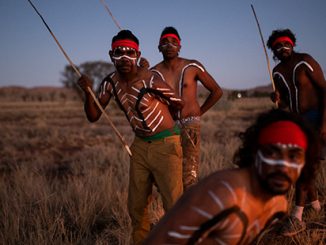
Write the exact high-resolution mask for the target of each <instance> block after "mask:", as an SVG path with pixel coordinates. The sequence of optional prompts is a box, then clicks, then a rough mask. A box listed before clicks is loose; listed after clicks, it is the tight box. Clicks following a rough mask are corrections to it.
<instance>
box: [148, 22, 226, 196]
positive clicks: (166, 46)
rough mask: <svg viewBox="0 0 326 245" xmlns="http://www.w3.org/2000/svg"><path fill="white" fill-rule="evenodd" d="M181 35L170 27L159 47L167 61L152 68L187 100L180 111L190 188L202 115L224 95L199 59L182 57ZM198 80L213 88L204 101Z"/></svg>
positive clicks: (186, 184) (185, 180)
mask: <svg viewBox="0 0 326 245" xmlns="http://www.w3.org/2000/svg"><path fill="white" fill-rule="evenodd" d="M180 41H181V38H180V36H179V34H178V32H177V30H176V29H175V28H174V27H166V28H165V29H164V30H163V31H162V34H161V37H160V42H159V46H158V49H159V51H160V52H161V53H162V55H163V61H161V62H160V63H158V64H157V65H155V66H154V67H153V68H152V69H151V70H152V71H154V72H156V73H157V74H159V75H160V76H161V77H162V79H163V80H165V81H166V82H167V83H168V84H169V85H170V86H171V87H172V88H174V89H175V91H178V94H179V96H181V97H182V99H183V101H184V102H185V106H184V107H183V109H182V110H181V111H180V112H179V117H180V121H179V123H180V128H181V142H182V150H183V187H184V189H185V190H186V189H187V188H188V187H190V186H191V185H193V184H195V183H197V181H198V170H199V160H200V159H199V158H200V116H202V115H203V114H204V113H205V112H206V111H207V110H208V109H210V108H211V107H212V106H213V105H214V104H215V103H216V102H217V101H218V100H219V99H220V98H221V96H222V93H223V92H222V90H221V88H220V87H219V85H218V84H217V83H216V81H215V80H214V78H213V77H212V76H211V75H210V74H209V73H208V72H207V71H206V70H205V68H204V66H203V65H202V64H200V63H199V62H198V61H196V60H188V59H184V58H180V57H179V52H180V49H181V44H180ZM197 81H200V82H201V83H202V85H203V86H204V87H205V88H206V89H207V90H208V91H209V92H210V94H209V95H208V97H207V98H206V100H205V101H204V103H203V104H202V105H199V102H198V100H197Z"/></svg>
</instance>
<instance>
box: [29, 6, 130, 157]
mask: <svg viewBox="0 0 326 245" xmlns="http://www.w3.org/2000/svg"><path fill="white" fill-rule="evenodd" d="M27 1H28V2H29V3H30V5H31V6H32V7H33V9H34V10H35V12H36V13H37V14H38V15H39V17H40V18H41V19H42V21H43V23H44V25H45V26H46V28H47V29H48V31H49V32H50V34H51V36H52V37H53V39H54V41H55V42H56V43H57V45H58V46H59V48H60V50H61V52H62V53H63V55H64V56H65V57H66V59H67V60H68V62H69V64H70V65H71V67H72V68H73V69H74V71H75V72H76V74H77V75H78V77H79V78H80V77H81V76H82V75H81V73H80V71H79V70H78V69H77V67H76V66H75V65H74V63H73V62H72V61H71V59H70V58H69V56H68V55H67V53H66V52H65V50H64V49H63V48H62V46H61V44H60V43H59V41H58V40H57V38H56V37H55V35H54V34H53V32H52V31H51V29H50V27H49V26H48V24H47V23H46V22H45V20H44V18H43V17H42V15H41V14H40V13H39V11H38V10H37V9H36V7H35V6H34V4H33V3H32V2H31V0H27ZM87 90H88V92H89V93H90V95H91V96H92V98H93V99H94V102H95V104H96V105H97V106H98V108H99V109H100V110H101V112H102V113H103V114H104V116H105V117H106V119H107V120H108V121H109V124H110V126H111V127H112V128H113V130H114V132H115V133H116V135H117V136H118V137H119V139H120V141H121V143H122V144H123V145H124V147H125V149H126V150H127V152H128V154H129V155H130V156H132V154H131V151H130V148H129V146H128V144H127V143H126V142H125V140H124V138H123V137H122V135H121V134H120V132H119V131H118V129H117V128H116V127H115V126H114V124H113V122H112V121H111V119H110V117H109V115H108V114H107V113H106V112H105V110H104V109H103V107H102V105H101V104H100V102H99V101H98V100H97V98H96V96H95V94H94V92H93V90H92V89H91V88H90V87H87Z"/></svg>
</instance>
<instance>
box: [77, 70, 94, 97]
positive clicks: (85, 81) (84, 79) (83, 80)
mask: <svg viewBox="0 0 326 245" xmlns="http://www.w3.org/2000/svg"><path fill="white" fill-rule="evenodd" d="M77 83H78V85H79V87H80V88H81V89H82V90H83V91H84V92H85V93H89V91H88V88H91V89H92V88H93V81H92V80H91V79H90V78H89V77H88V76H86V75H84V74H83V75H82V76H81V77H80V78H79V79H78V82H77Z"/></svg>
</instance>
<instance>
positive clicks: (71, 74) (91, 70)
mask: <svg viewBox="0 0 326 245" xmlns="http://www.w3.org/2000/svg"><path fill="white" fill-rule="evenodd" d="M78 69H79V71H80V72H81V73H82V74H86V75H87V76H89V77H90V78H91V79H92V80H93V81H94V86H95V87H97V86H98V85H99V84H100V83H101V82H102V79H103V78H104V77H106V76H107V75H108V74H109V73H111V72H112V71H114V65H113V64H112V63H109V62H104V61H87V62H84V63H82V64H80V65H79V66H78ZM61 75H62V79H61V82H62V84H63V85H64V86H65V87H66V88H74V89H76V88H77V87H78V86H77V83H76V82H77V80H78V76H77V74H76V72H75V71H74V69H73V68H72V67H71V66H70V65H66V66H65V69H64V71H63V72H62V73H61Z"/></svg>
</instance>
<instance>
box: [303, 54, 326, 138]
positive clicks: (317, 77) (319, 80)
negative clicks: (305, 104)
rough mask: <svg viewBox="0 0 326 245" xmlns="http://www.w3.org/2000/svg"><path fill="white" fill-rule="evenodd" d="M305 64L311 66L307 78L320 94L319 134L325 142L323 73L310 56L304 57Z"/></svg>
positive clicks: (325, 114) (325, 103) (324, 82)
mask: <svg viewBox="0 0 326 245" xmlns="http://www.w3.org/2000/svg"><path fill="white" fill-rule="evenodd" d="M306 60H307V62H308V63H309V64H310V65H311V67H312V69H313V70H310V69H307V73H308V76H309V77H310V78H311V80H312V81H313V83H314V84H315V85H316V86H317V87H318V90H319V91H320V92H321V94H322V97H323V98H322V106H323V107H322V108H321V111H322V113H323V122H322V125H321V126H322V127H321V134H322V136H323V139H324V140H325V142H326V81H325V77H324V73H323V70H322V68H321V67H320V65H319V63H318V62H317V61H316V60H315V59H314V58H312V57H311V56H310V55H307V56H306Z"/></svg>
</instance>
